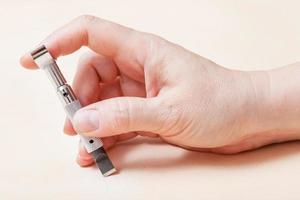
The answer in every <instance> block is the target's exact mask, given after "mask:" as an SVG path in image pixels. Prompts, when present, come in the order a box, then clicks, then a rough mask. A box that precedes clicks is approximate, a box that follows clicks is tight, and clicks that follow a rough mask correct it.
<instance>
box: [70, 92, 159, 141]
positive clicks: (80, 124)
mask: <svg viewBox="0 0 300 200" xmlns="http://www.w3.org/2000/svg"><path fill="white" fill-rule="evenodd" d="M158 104H159V103H158V100H157V99H155V98H148V99H146V98H140V97H117V98H112V99H107V100H104V101H101V102H97V103H94V104H92V105H89V106H87V107H85V108H82V109H81V110H79V111H77V113H76V114H75V116H74V122H73V125H74V128H75V130H77V131H78V132H81V133H84V134H86V135H88V136H95V137H107V136H113V135H119V134H122V133H127V132H133V131H146V132H154V133H159V131H160V129H161V128H162V127H163V123H164V120H163V119H162V116H161V115H160V114H159V113H160V111H159V109H162V108H161V107H160V106H159V105H158Z"/></svg>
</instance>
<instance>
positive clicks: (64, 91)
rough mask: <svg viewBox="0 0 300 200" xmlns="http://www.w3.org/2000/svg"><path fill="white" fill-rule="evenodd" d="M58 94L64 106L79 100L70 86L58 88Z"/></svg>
mask: <svg viewBox="0 0 300 200" xmlns="http://www.w3.org/2000/svg"><path fill="white" fill-rule="evenodd" d="M57 93H58V96H59V97H60V100H61V101H62V103H63V105H67V104H69V103H72V102H74V101H76V100H77V98H76V97H75V94H74V92H73V90H72V88H71V87H70V86H69V85H68V84H65V85H62V86H60V87H58V88H57Z"/></svg>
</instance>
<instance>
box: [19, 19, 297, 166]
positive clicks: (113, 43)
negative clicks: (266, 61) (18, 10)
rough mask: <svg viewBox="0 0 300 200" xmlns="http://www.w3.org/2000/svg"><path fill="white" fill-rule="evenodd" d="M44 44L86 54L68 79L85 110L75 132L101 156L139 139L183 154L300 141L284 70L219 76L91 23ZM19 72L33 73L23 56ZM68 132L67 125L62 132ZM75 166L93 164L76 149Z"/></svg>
mask: <svg viewBox="0 0 300 200" xmlns="http://www.w3.org/2000/svg"><path fill="white" fill-rule="evenodd" d="M43 44H44V45H45V46H46V47H47V48H48V50H49V51H50V52H51V54H52V56H53V57H55V58H57V57H59V56H61V55H67V54H70V53H72V52H74V51H76V50H77V49H79V48H80V47H81V46H88V47H89V48H90V49H91V51H90V52H88V53H86V54H85V55H83V57H82V58H81V59H80V61H79V64H78V70H77V73H76V76H75V79H74V84H73V88H74V91H75V93H76V94H77V95H78V97H79V99H80V101H81V102H82V104H83V105H86V107H84V108H82V109H81V110H79V111H78V112H77V113H76V115H75V117H74V124H73V126H74V129H75V130H76V132H79V133H82V134H85V135H87V136H96V137H101V138H103V140H104V145H105V147H106V148H107V147H110V146H111V145H113V144H115V143H116V142H118V141H122V140H127V139H130V138H133V137H135V136H136V135H142V136H149V137H160V138H162V139H163V140H164V141H166V142H168V143H171V144H175V145H178V146H181V147H184V148H187V149H193V150H204V151H212V152H218V153H237V152H240V151H244V150H249V149H254V148H258V147H260V146H263V145H266V144H269V143H273V142H281V141H286V140H292V139H298V138H299V126H298V125H297V123H295V122H296V121H297V120H299V117H296V114H299V112H300V109H297V112H298V113H297V112H296V111H294V110H293V109H291V108H293V107H292V105H295V104H296V103H295V102H297V101H296V100H299V99H300V97H299V95H294V97H293V102H294V103H293V104H292V102H289V101H287V100H286V102H283V101H282V100H283V99H285V98H284V97H285V96H284V95H282V93H283V92H282V91H286V88H290V87H291V86H290V85H291V82H292V80H295V79H292V78H291V80H289V82H286V83H282V82H281V81H279V80H280V78H281V77H282V76H281V75H282V74H288V73H289V71H290V70H288V71H287V70H283V71H280V73H279V71H278V70H277V71H265V72H241V71H234V70H229V69H225V68H223V67H221V66H219V65H217V64H216V63H213V62H212V61H210V60H207V59H205V58H203V57H201V56H199V55H197V54H194V53H192V52H190V51H188V50H186V49H184V48H182V47H180V46H178V45H175V44H172V43H170V42H168V41H166V40H164V39H162V38H159V37H157V36H154V35H151V34H147V33H142V32H138V31H135V30H132V29H129V28H126V27H123V26H120V25H118V24H115V23H111V22H108V21H105V20H103V19H99V18H96V17H93V16H82V17H79V18H77V19H75V20H74V21H72V22H71V23H70V24H68V25H66V26H64V27H62V28H61V29H59V30H58V31H56V32H54V33H53V34H52V35H50V36H49V37H48V38H47V39H46V40H45V41H44V42H43ZM21 64H22V65H23V66H24V67H27V68H35V67H36V66H35V64H34V62H33V60H32V58H31V57H30V55H29V54H28V55H25V56H23V57H22V58H21ZM298 71H299V70H298ZM278 74H281V75H278ZM292 74H293V73H292ZM276 77H277V79H276ZM276 80H277V81H276ZM278 82H280V84H279V85H278ZM276 84H277V85H276ZM290 90H291V89H290ZM294 91H295V89H294ZM298 93H299V89H298ZM298 102H300V101H298ZM298 107H299V106H298ZM281 114H284V115H283V116H282V117H280V116H281ZM299 116H300V115H299ZM74 129H73V127H72V125H71V124H70V122H69V121H67V122H66V124H65V132H67V133H69V134H74V133H75V131H74ZM77 161H78V163H79V164H80V165H82V166H86V165H90V164H92V163H93V160H92V158H91V157H90V155H88V154H87V153H86V151H85V150H84V148H83V147H82V146H81V147H80V151H79V157H78V160H77Z"/></svg>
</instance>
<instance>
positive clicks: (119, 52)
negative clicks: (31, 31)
mask: <svg viewBox="0 0 300 200" xmlns="http://www.w3.org/2000/svg"><path fill="white" fill-rule="evenodd" d="M42 44H43V45H45V46H46V47H47V49H48V51H49V52H50V53H51V55H52V56H53V57H54V58H57V57H59V56H62V55H67V54H71V53H72V52H74V51H76V50H78V49H79V48H80V47H81V46H88V47H89V48H90V49H92V50H93V51H95V52H97V53H99V54H102V55H104V56H106V57H109V58H111V59H114V60H119V61H121V62H124V61H125V62H129V63H128V64H130V65H131V66H136V67H140V66H142V65H143V62H144V59H145V57H146V55H145V54H146V51H145V50H146V49H147V48H146V45H147V42H146V40H145V35H144V34H143V33H140V32H138V31H135V30H132V29H130V28H127V27H124V26H121V25H119V24H116V23H112V22H109V21H106V20H103V19H100V18H97V17H94V16H89V15H84V16H81V17H78V18H76V19H74V20H73V21H71V22H70V23H69V24H67V25H66V26H64V27H62V28H60V29H58V30H57V31H55V32H54V33H52V34H51V35H50V36H48V37H47V38H46V39H45V40H44V41H43V42H42ZM20 63H21V65H23V66H24V67H26V68H36V64H35V63H34V61H33V59H32V57H31V55H30V54H29V53H28V54H26V55H24V56H23V57H22V58H21V60H20Z"/></svg>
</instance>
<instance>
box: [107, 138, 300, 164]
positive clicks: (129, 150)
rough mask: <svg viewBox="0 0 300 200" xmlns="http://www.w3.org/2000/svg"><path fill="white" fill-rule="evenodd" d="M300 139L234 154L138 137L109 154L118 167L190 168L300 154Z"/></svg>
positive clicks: (253, 161) (245, 162)
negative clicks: (194, 149) (185, 147)
mask: <svg viewBox="0 0 300 200" xmlns="http://www.w3.org/2000/svg"><path fill="white" fill-rule="evenodd" d="M299 144H300V142H299V141H298V142H297V141H293V142H286V143H281V144H273V145H268V146H265V147H263V148H260V149H257V150H252V151H247V152H242V153H239V154H233V155H223V154H214V153H206V152H196V151H189V150H185V149H182V148H180V147H176V146H172V145H169V144H167V143H164V142H163V141H161V140H160V139H149V138H137V139H133V140H131V141H128V142H124V143H119V144H118V145H117V146H116V147H114V148H113V149H111V150H110V152H109V154H110V156H111V158H112V160H113V162H114V164H115V166H116V167H117V168H118V169H121V170H131V169H135V170H136V169H145V168H147V170H149V169H151V170H155V169H162V168H167V169H171V168H183V169H184V168H190V167H193V166H194V167H195V166H198V167H200V166H210V167H214V168H216V167H222V168H224V167H230V168H232V167H238V166H241V165H258V164H260V163H266V162H271V161H274V160H278V159H282V158H283V157H289V156H292V155H295V154H300V145H299Z"/></svg>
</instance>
